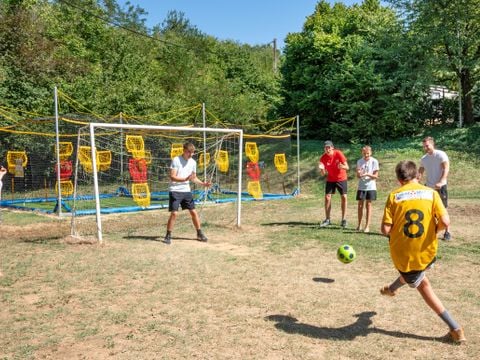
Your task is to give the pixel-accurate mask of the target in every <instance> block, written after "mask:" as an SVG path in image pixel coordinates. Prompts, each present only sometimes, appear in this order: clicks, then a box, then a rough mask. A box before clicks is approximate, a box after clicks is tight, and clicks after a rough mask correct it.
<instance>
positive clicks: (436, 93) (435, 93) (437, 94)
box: [430, 85, 458, 100]
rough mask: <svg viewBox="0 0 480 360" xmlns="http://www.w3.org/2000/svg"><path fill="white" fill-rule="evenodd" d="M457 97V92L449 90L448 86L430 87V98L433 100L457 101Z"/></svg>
mask: <svg viewBox="0 0 480 360" xmlns="http://www.w3.org/2000/svg"><path fill="white" fill-rule="evenodd" d="M457 96H458V92H457V91H452V90H449V89H448V88H447V87H446V86H441V85H431V86H430V98H431V99H432V100H439V99H455V98H456V97H457Z"/></svg>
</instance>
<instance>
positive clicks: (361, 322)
mask: <svg viewBox="0 0 480 360" xmlns="http://www.w3.org/2000/svg"><path fill="white" fill-rule="evenodd" d="M376 314H377V313H376V312H374V311H365V312H362V313H360V314H356V315H354V316H355V317H357V320H356V321H355V322H354V323H352V324H350V325H345V326H341V327H321V326H315V325H310V324H304V323H300V322H298V319H296V318H294V317H292V316H288V315H269V316H266V317H265V320H267V321H275V322H276V324H275V327H276V328H277V329H279V330H282V331H285V332H286V333H289V334H300V335H304V336H308V337H311V338H316V339H332V340H353V339H355V338H356V337H358V336H367V335H368V334H372V333H377V334H384V335H388V336H393V337H398V338H411V339H416V340H426V341H441V342H445V341H447V339H446V338H445V336H441V337H434V336H422V335H415V334H409V333H404V332H401V331H389V330H384V329H379V328H376V327H370V325H372V324H373V322H372V320H371V318H372V317H373V316H375V315H376Z"/></svg>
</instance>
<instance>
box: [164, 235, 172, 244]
mask: <svg viewBox="0 0 480 360" xmlns="http://www.w3.org/2000/svg"><path fill="white" fill-rule="evenodd" d="M163 242H164V243H165V244H167V245H170V244H171V243H172V235H170V234H167V235H165V238H164V239H163Z"/></svg>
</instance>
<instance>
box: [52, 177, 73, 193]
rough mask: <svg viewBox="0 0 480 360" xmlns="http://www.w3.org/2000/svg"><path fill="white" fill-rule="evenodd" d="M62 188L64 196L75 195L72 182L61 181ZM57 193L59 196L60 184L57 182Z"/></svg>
mask: <svg viewBox="0 0 480 360" xmlns="http://www.w3.org/2000/svg"><path fill="white" fill-rule="evenodd" d="M60 188H61V191H62V196H69V195H72V194H73V183H72V180H60ZM55 193H56V194H57V195H58V182H55Z"/></svg>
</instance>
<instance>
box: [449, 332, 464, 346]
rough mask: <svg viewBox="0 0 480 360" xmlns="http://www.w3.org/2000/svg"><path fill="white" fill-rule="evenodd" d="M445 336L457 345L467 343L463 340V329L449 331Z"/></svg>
mask: <svg viewBox="0 0 480 360" xmlns="http://www.w3.org/2000/svg"><path fill="white" fill-rule="evenodd" d="M447 336H448V337H449V338H450V339H451V340H453V342H455V343H457V344H461V343H464V342H465V341H467V339H466V338H465V333H464V332H463V328H459V329H456V330H450V331H449V332H448V334H447Z"/></svg>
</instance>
